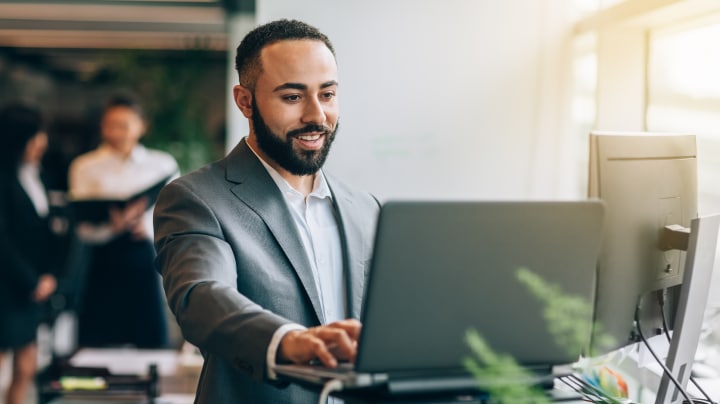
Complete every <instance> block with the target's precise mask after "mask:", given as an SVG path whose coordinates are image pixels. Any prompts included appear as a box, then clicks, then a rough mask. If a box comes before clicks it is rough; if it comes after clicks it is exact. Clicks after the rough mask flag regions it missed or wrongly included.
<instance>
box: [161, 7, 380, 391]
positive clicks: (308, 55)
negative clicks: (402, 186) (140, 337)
mask: <svg viewBox="0 0 720 404" xmlns="http://www.w3.org/2000/svg"><path fill="white" fill-rule="evenodd" d="M236 68H237V70H238V74H239V78H240V81H239V83H240V84H239V85H236V86H235V87H234V88H233V90H234V96H235V97H234V98H235V102H236V104H237V106H238V108H239V109H240V110H241V111H242V113H243V115H244V116H245V117H246V118H248V120H249V121H250V133H249V135H248V136H247V137H246V138H244V139H243V140H241V141H240V143H239V144H238V145H237V146H236V147H235V148H234V150H232V151H231V152H230V153H229V154H228V156H227V157H225V158H224V159H222V160H219V161H217V162H215V163H212V164H210V165H208V166H206V167H203V168H201V169H199V170H197V171H195V172H193V173H190V174H188V175H185V176H183V177H181V178H179V179H177V180H176V181H174V182H172V183H171V184H169V185H168V186H166V187H165V188H164V189H163V191H162V193H161V194H160V197H159V198H158V202H157V206H156V208H155V247H156V249H157V252H158V257H157V264H158V267H159V270H160V271H161V273H162V276H163V284H164V288H165V292H166V294H167V298H168V303H169V305H170V308H171V309H172V311H173V313H174V314H175V316H176V319H177V321H178V323H179V324H180V327H181V329H182V332H183V335H184V336H185V338H186V339H187V340H188V341H189V342H191V343H193V344H195V345H196V346H198V347H199V348H200V350H201V351H202V353H203V355H204V357H205V363H204V366H203V370H202V374H201V377H200V382H199V386H198V390H197V396H196V402H197V403H213V404H216V403H286V402H287V403H313V402H317V399H318V397H317V395H316V394H314V393H312V392H310V391H308V390H305V389H302V388H300V387H298V386H289V387H288V386H287V384H283V383H281V382H278V381H277V380H276V379H275V375H274V372H273V366H274V365H275V364H276V363H280V362H294V363H305V362H308V361H310V360H313V359H317V360H319V361H320V362H322V363H323V364H325V365H327V366H330V367H333V366H336V365H337V362H338V361H339V360H351V361H352V360H353V359H354V356H355V352H356V346H357V338H358V334H359V332H360V322H359V321H358V320H357V319H358V318H359V316H360V306H361V301H362V296H363V288H364V284H365V277H366V271H367V270H368V265H367V264H368V263H369V260H370V256H371V253H372V242H373V236H374V234H373V233H374V229H375V221H376V219H377V214H378V212H379V204H378V202H377V201H376V200H375V199H374V198H373V197H372V196H371V195H369V194H367V193H361V192H355V191H352V190H351V189H349V188H347V187H346V186H345V185H343V184H342V183H340V182H339V181H338V180H336V179H335V178H333V177H332V176H330V175H329V174H327V173H325V172H324V171H322V170H321V167H322V166H323V163H324V161H325V159H326V157H327V154H328V152H329V150H330V145H331V144H332V141H333V139H334V137H335V134H336V131H337V128H338V101H337V95H338V74H337V64H336V61H335V53H334V50H333V47H332V45H331V43H330V41H329V40H328V38H327V37H326V36H325V35H324V34H322V33H321V32H319V31H318V30H317V29H315V28H314V27H311V26H309V25H307V24H305V23H302V22H299V21H288V20H280V21H275V22H271V23H268V24H265V25H262V26H260V27H257V28H256V29H254V30H253V31H251V32H250V33H249V34H248V35H247V36H246V37H245V39H243V41H242V42H241V44H240V46H238V49H237V57H236Z"/></svg>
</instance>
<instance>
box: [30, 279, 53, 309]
mask: <svg viewBox="0 0 720 404" xmlns="http://www.w3.org/2000/svg"><path fill="white" fill-rule="evenodd" d="M56 288H57V280H56V279H55V277H54V276H52V275H49V274H44V275H40V279H38V283H37V286H35V290H34V291H33V294H32V298H33V300H34V301H36V302H44V301H46V300H47V299H48V298H49V297H50V295H52V294H53V292H55V289H56Z"/></svg>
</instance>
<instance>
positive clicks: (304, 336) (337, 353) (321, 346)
mask: <svg viewBox="0 0 720 404" xmlns="http://www.w3.org/2000/svg"><path fill="white" fill-rule="evenodd" d="M361 327H362V325H361V324H360V322H359V321H357V320H354V319H348V320H342V321H337V322H334V323H331V324H328V325H324V326H322V325H321V326H318V327H312V328H309V329H307V330H303V331H297V330H296V331H290V332H288V333H287V334H285V336H284V337H283V339H282V340H281V341H280V347H279V348H278V358H279V359H280V360H282V361H290V362H293V363H307V362H309V361H311V360H313V359H318V360H320V362H322V364H323V365H325V366H327V367H331V368H334V367H336V366H337V363H338V360H347V361H350V362H354V361H355V354H356V353H357V340H358V337H359V336H360V328H361Z"/></svg>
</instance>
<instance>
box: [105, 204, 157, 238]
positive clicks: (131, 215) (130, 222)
mask: <svg viewBox="0 0 720 404" xmlns="http://www.w3.org/2000/svg"><path fill="white" fill-rule="evenodd" d="M147 207H148V201H147V198H140V199H138V200H136V201H133V202H130V203H128V204H127V205H126V206H125V208H124V209H116V208H111V209H110V226H111V227H112V229H113V232H114V233H116V234H117V233H124V232H126V231H129V232H131V233H133V235H134V236H136V237H139V236H141V234H137V233H138V231H140V230H138V229H139V228H140V227H141V226H142V218H143V215H144V214H145V210H146V209H147Z"/></svg>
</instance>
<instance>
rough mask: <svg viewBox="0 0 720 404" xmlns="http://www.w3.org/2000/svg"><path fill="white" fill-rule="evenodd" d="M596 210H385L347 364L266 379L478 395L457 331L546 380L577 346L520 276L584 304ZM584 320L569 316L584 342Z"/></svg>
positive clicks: (427, 206)
mask: <svg viewBox="0 0 720 404" xmlns="http://www.w3.org/2000/svg"><path fill="white" fill-rule="evenodd" d="M603 213H604V208H603V204H602V202H599V201H552V202H547V201H544V202H540V201H531V202H525V201H523V202H520V201H512V202H488V201H483V202H438V201H432V202H431V201H426V202H417V201H415V202H411V201H404V202H402V201H394V202H388V203H386V204H385V205H384V206H383V207H382V210H381V214H380V217H379V220H378V225H377V226H378V227H377V233H376V239H375V249H374V255H373V261H372V266H371V271H370V275H369V280H368V285H367V289H366V296H365V301H364V306H363V311H362V318H361V321H362V323H363V329H362V333H361V336H360V340H359V345H358V353H357V358H356V362H355V364H354V367H353V368H352V369H350V370H348V369H327V368H322V367H319V366H318V367H313V366H304V365H279V366H277V369H276V371H277V373H278V375H280V376H281V377H285V378H287V379H290V380H294V381H302V382H306V383H325V382H326V381H328V380H329V379H338V380H340V381H342V383H343V385H344V387H345V388H353V387H365V386H374V385H378V384H382V385H385V386H386V387H387V389H388V390H389V391H390V392H399V393H401V392H418V391H431V390H437V391H442V390H452V389H463V388H468V387H477V386H478V385H477V381H476V380H474V379H473V378H472V377H470V375H469V374H468V373H467V372H466V371H465V370H464V368H463V366H462V360H463V358H464V357H466V356H469V355H470V350H469V348H468V347H467V345H466V343H465V334H466V331H467V330H468V329H469V328H474V329H476V330H477V331H478V332H479V333H480V334H481V335H482V337H483V338H484V339H485V340H486V341H487V342H488V343H489V345H490V347H492V349H493V350H495V352H497V353H503V354H509V355H511V356H512V357H513V358H514V359H515V360H516V361H517V362H518V363H519V364H521V365H522V366H524V367H526V368H528V369H531V370H533V371H536V373H535V374H537V375H541V376H542V375H547V376H550V370H551V367H552V366H554V365H558V364H567V363H572V362H575V361H576V360H577V359H578V357H579V355H580V353H581V347H576V348H570V349H568V347H567V346H563V345H564V344H563V343H562V342H558V341H557V338H556V337H555V336H554V335H553V334H552V333H551V332H550V330H549V323H548V322H547V321H546V319H545V317H544V308H545V305H544V304H543V303H542V301H541V300H539V299H538V298H537V297H536V296H535V295H533V294H532V293H531V292H530V289H529V288H528V286H527V285H526V284H525V283H523V282H521V281H520V280H519V279H518V270H520V269H521V268H525V269H526V270H528V271H529V272H530V273H532V274H535V275H537V276H539V277H540V278H541V279H542V280H544V282H547V283H548V284H551V285H554V286H555V287H558V288H559V289H560V290H561V291H562V292H563V294H567V295H572V296H575V297H578V298H580V299H581V300H582V301H584V302H587V304H588V307H592V306H591V305H592V302H593V294H594V285H595V266H596V260H597V257H598V253H599V250H600V243H601V236H602V221H603ZM591 321H592V312H591V311H588V312H587V316H585V317H584V318H581V319H579V322H580V325H581V326H582V327H587V332H588V340H589V332H590V325H591ZM588 342H589V341H588ZM341 368H342V366H341ZM489 382H490V381H489Z"/></svg>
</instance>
